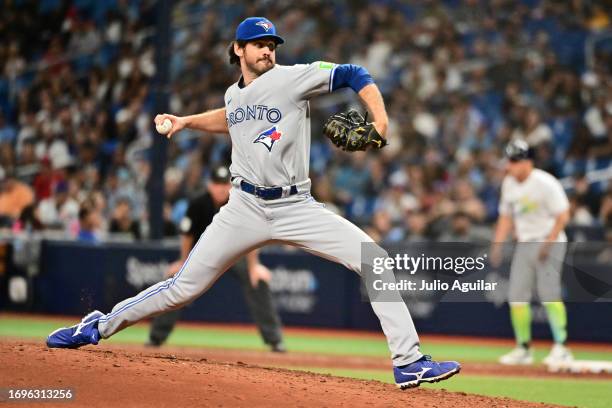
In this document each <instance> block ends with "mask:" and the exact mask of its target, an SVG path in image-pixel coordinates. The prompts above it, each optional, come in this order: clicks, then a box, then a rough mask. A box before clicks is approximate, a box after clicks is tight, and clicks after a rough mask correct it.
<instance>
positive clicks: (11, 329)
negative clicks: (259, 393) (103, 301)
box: [0, 317, 612, 362]
mask: <svg viewBox="0 0 612 408" xmlns="http://www.w3.org/2000/svg"><path fill="white" fill-rule="evenodd" d="M74 323H75V322H74V321H68V320H61V319H58V320H50V319H49V320H32V319H25V320H24V319H18V318H13V317H10V318H2V319H0V336H12V337H27V338H39V339H41V341H42V340H43V339H44V338H45V337H46V336H47V335H48V334H49V333H50V332H52V331H53V330H55V329H57V328H58V327H61V326H66V325H71V324H74ZM148 330H149V328H148V326H147V325H146V324H138V325H136V326H132V327H130V328H128V329H126V330H123V331H121V332H120V333H118V334H116V335H114V336H113V337H112V339H110V340H109V341H110V342H112V343H133V344H143V343H144V342H145V341H146V340H147V338H148ZM285 337H286V343H287V347H288V348H289V349H290V350H291V351H296V352H304V353H325V354H337V355H358V356H370V357H388V356H389V350H388V348H387V343H386V342H385V341H384V340H382V339H380V340H379V339H367V338H348V337H347V338H343V339H342V341H338V339H337V338H333V337H317V336H314V335H312V336H309V335H304V334H292V333H289V334H286V336H285ZM168 344H169V345H175V346H191V347H217V348H233V349H253V350H262V349H264V348H265V346H264V344H263V343H262V341H261V339H260V337H259V335H258V333H257V331H256V330H255V329H253V330H252V331H250V332H246V331H234V330H231V329H229V328H228V329H211V328H205V327H202V328H196V327H181V326H180V325H179V327H177V329H176V330H174V332H173V333H172V335H171V336H170V339H169V342H168ZM422 349H423V352H424V353H427V354H431V355H432V356H434V357H435V358H437V359H454V360H459V361H472V362H495V361H497V358H498V357H499V356H500V355H501V354H503V353H505V352H507V351H508V348H507V347H500V346H493V345H492V346H485V345H482V346H480V345H479V346H478V347H474V345H470V344H468V345H462V344H447V343H436V342H429V343H425V344H423V347H422ZM547 352H548V349H547V348H537V349H536V359H542V358H544V356H545V355H546V353H547ZM574 354H575V356H576V358H579V359H593V360H612V352H597V351H575V352H574Z"/></svg>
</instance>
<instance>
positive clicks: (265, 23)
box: [255, 20, 273, 32]
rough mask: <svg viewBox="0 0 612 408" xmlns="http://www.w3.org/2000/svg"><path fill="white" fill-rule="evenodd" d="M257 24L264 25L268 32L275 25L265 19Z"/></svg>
mask: <svg viewBox="0 0 612 408" xmlns="http://www.w3.org/2000/svg"><path fill="white" fill-rule="evenodd" d="M255 25H258V26H260V27H263V29H264V30H266V32H268V31H270V29H271V28H272V27H273V26H272V24H270V23H269V22H267V21H264V20H261V21H258V22H257V23H255Z"/></svg>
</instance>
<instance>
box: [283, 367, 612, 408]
mask: <svg viewBox="0 0 612 408" xmlns="http://www.w3.org/2000/svg"><path fill="white" fill-rule="evenodd" d="M284 368H289V369H294V370H295V369H296V367H284ZM299 370H302V371H311V372H315V373H322V374H332V375H338V376H343V377H351V378H360V379H366V380H378V381H383V382H387V383H393V378H392V376H391V374H390V373H389V372H388V371H379V370H344V369H333V368H317V367H315V368H313V367H301V368H299ZM423 387H426V388H437V389H441V388H444V389H446V390H449V391H463V392H468V393H473V394H481V395H489V396H494V397H499V396H503V397H509V398H514V399H520V400H525V401H534V402H546V403H550V404H559V405H567V406H578V407H587V408H608V407H610V401H612V381H608V380H593V379H573V378H572V379H566V378H558V379H557V378H523V377H484V376H479V375H465V374H459V375H456V376H454V377H453V378H452V379H450V380H448V381H444V382H441V383H437V384H427V385H424V386H423ZM407 392H409V391H407Z"/></svg>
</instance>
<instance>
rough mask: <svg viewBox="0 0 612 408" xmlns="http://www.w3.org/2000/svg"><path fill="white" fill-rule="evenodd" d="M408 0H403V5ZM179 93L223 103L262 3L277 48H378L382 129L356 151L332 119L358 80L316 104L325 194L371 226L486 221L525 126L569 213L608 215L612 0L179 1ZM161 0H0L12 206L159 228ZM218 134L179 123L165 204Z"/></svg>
mask: <svg viewBox="0 0 612 408" xmlns="http://www.w3.org/2000/svg"><path fill="white" fill-rule="evenodd" d="M407 3H408V4H407ZM173 4H174V9H173V15H172V22H173V29H174V31H173V46H172V52H171V56H170V61H169V63H170V68H171V82H170V83H169V84H168V89H169V90H170V94H171V97H170V100H169V106H170V112H171V113H175V114H179V115H187V114H193V113H198V112H202V111H204V110H207V109H211V108H215V107H219V106H222V105H223V94H224V92H225V89H226V88H227V87H228V86H229V85H230V84H231V83H233V82H235V81H236V80H237V78H238V72H237V71H236V69H235V67H232V66H230V65H229V64H228V61H227V46H228V44H229V42H230V41H231V39H232V37H233V35H234V30H235V27H236V25H237V24H238V22H239V21H241V20H242V19H243V18H244V17H245V16H248V15H264V16H266V17H268V18H269V19H270V20H272V21H273V22H275V23H276V25H277V30H278V31H279V33H280V34H281V35H282V36H283V37H284V38H285V39H286V41H287V42H286V43H285V44H283V45H282V46H281V47H279V49H278V51H277V62H279V63H281V64H294V63H306V62H312V61H316V60H325V61H332V62H337V63H354V64H360V65H363V66H364V67H366V68H367V69H368V70H369V72H370V73H371V74H372V75H373V77H374V78H375V80H376V81H377V83H378V85H379V86H380V88H381V90H382V92H383V94H384V96H385V99H386V102H387V110H388V112H389V116H390V121H391V122H390V132H389V135H388V137H389V140H390V145H389V146H388V147H386V148H385V149H383V150H382V151H380V152H375V153H372V152H368V153H358V154H347V153H344V152H342V151H340V150H338V149H335V148H334V147H333V146H332V145H331V144H330V143H329V142H328V141H327V140H325V139H324V138H323V137H322V136H321V127H322V123H323V122H324V120H325V118H326V117H328V116H329V115H330V114H332V113H335V112H337V111H338V110H341V109H345V108H346V107H348V106H352V107H358V100H357V99H356V97H355V96H354V95H353V94H352V93H351V92H350V91H347V92H337V93H334V94H330V95H328V96H323V97H320V98H318V99H317V100H316V101H314V103H313V104H312V108H313V110H312V129H313V137H312V148H311V155H312V157H311V178H312V180H313V194H314V195H315V196H316V198H317V199H318V200H320V201H322V202H325V203H326V204H327V206H328V207H329V208H331V209H333V210H334V211H338V212H339V213H342V214H343V215H345V216H346V217H348V218H349V219H351V220H353V221H354V222H356V223H358V224H359V225H361V226H363V227H364V228H366V229H367V231H368V232H369V233H370V234H371V235H372V236H373V237H374V238H375V239H377V240H380V241H385V242H404V241H422V240H433V239H437V240H442V241H478V240H489V239H490V238H491V235H490V225H491V223H492V222H494V221H495V219H496V216H497V202H498V198H499V187H500V183H501V180H502V178H503V176H504V161H503V159H502V149H503V146H504V145H505V143H506V142H507V141H509V140H510V139H512V138H523V139H525V140H527V141H528V143H529V144H530V145H531V146H532V147H533V148H534V151H535V152H536V165H537V166H538V167H540V168H543V169H545V170H547V171H549V172H551V173H553V174H554V175H556V176H557V177H559V178H561V179H563V182H564V185H566V186H567V191H568V195H569V196H570V201H571V211H572V221H571V223H572V224H574V225H580V226H589V227H598V228H600V229H601V230H602V231H606V229H607V230H608V231H612V183H610V182H609V181H608V180H609V179H610V178H611V177H612V172H611V168H612V31H611V30H612V27H611V19H612V13H611V11H610V9H609V8H604V6H603V4H604V2H598V1H588V0H573V1H561V0H558V1H553V0H520V1H519V0H517V1H510V0H491V1H479V0H438V1H433V0H429V1H418V2H417V1H415V2H404V1H393V0H371V1H368V0H340V1H334V2H324V1H322V0H306V1H301V2H291V1H272V0H259V1H253V2H241V1H235V0H229V1H223V2H221V1H202V0H198V1H196V0H181V1H175V2H173ZM155 5H156V4H155V2H154V1H146V0H142V1H138V0H109V1H104V2H100V1H93V0H73V1H62V0H41V1H29V0H22V1H19V0H4V1H2V0H0V6H1V8H2V13H0V38H2V39H3V41H2V42H1V43H0V177H1V178H2V191H1V192H0V217H1V219H0V224H1V225H2V226H4V227H5V228H11V229H12V230H13V231H21V230H24V229H55V230H57V231H61V232H62V233H64V234H66V235H67V236H71V237H78V238H79V239H81V240H84V241H93V242H95V241H98V240H100V239H103V238H104V237H105V236H107V235H108V234H111V233H112V234H123V235H124V236H127V237H130V238H131V239H142V238H146V237H147V236H148V225H149V220H148V215H147V199H148V197H147V194H146V186H147V182H148V180H149V174H150V172H151V164H150V155H151V152H150V148H151V144H152V138H153V137H161V136H159V135H157V134H156V133H155V131H154V129H153V128H152V126H151V125H152V117H153V116H154V115H155V113H156V112H153V101H152V92H151V90H152V89H151V88H152V85H151V83H152V78H153V77H154V75H155V70H156V67H155V63H154V45H155V28H156V20H155V16H156V15H155ZM230 150H231V145H230V143H229V140H228V138H227V137H226V136H224V135H202V134H201V133H197V132H191V131H184V132H181V133H180V134H179V135H177V136H175V137H174V138H173V139H172V140H171V141H170V142H168V168H167V169H166V172H165V177H164V181H165V203H164V222H165V228H164V230H165V233H166V235H167V236H173V235H175V234H176V227H175V225H177V223H178V222H179V221H180V219H181V217H182V215H183V214H184V212H185V211H186V207H187V200H188V199H189V198H190V197H191V196H193V195H194V194H196V193H197V192H199V191H201V190H202V189H204V188H205V185H206V180H207V175H208V171H209V169H210V168H211V166H212V165H213V164H216V163H221V162H227V161H228V159H229V155H230Z"/></svg>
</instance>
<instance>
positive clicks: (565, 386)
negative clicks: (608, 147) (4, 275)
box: [0, 317, 612, 408]
mask: <svg viewBox="0 0 612 408" xmlns="http://www.w3.org/2000/svg"><path fill="white" fill-rule="evenodd" d="M71 324H74V321H67V320H62V319H57V320H55V319H53V320H51V319H45V320H33V319H19V318H15V317H9V318H5V317H3V318H1V319H0V337H3V336H4V337H7V336H10V337H21V338H29V339H39V340H40V341H41V343H42V342H43V341H44V339H45V337H46V336H47V335H48V334H49V333H50V332H51V331H53V330H55V329H56V328H58V327H61V326H67V325H71ZM148 329H149V327H148V325H146V324H138V325H136V326H132V327H130V328H128V329H126V330H123V331H122V332H120V333H118V334H117V335H115V336H113V338H112V339H110V340H108V341H109V342H111V343H116V344H117V343H131V344H143V343H144V342H145V341H146V340H147V337H148ZM285 337H286V343H287V347H288V348H289V350H290V351H294V352H304V353H324V354H335V355H357V356H372V357H381V358H385V357H388V356H389V352H388V349H387V345H386V343H385V341H384V340H382V339H380V340H379V339H367V338H365V339H364V338H357V337H355V338H350V337H348V336H347V337H343V338H342V339H338V338H334V337H318V336H316V335H311V336H309V335H305V334H301V333H300V334H295V333H291V332H290V331H289V332H288V333H286V336H285ZM168 343H169V345H175V346H191V347H213V348H232V349H254V350H262V349H265V346H264V344H263V343H262V341H261V339H260V337H259V335H258V333H257V331H256V330H255V329H253V330H252V331H244V330H238V331H236V330H232V329H230V328H228V329H223V328H214V329H212V328H206V327H202V328H199V327H181V326H179V327H177V329H176V330H175V331H174V332H173V334H172V336H171V337H170V340H169V342H168ZM423 351H424V352H425V353H428V354H432V355H433V356H435V358H437V359H447V358H448V359H455V360H459V361H462V362H494V361H496V360H497V358H498V357H499V355H500V354H502V353H504V352H506V351H507V348H505V347H499V346H486V345H479V346H478V347H475V346H474V345H463V344H460V343H455V344H447V343H446V342H444V343H443V342H436V341H431V342H429V343H427V344H425V345H424V346H423ZM547 351H548V350H547V349H546V348H539V349H537V350H536V357H537V358H542V357H544V355H545V353H546V352H547ZM574 354H575V356H576V357H577V358H580V359H596V360H612V353H611V352H595V351H578V352H575V353H574ZM288 368H291V369H295V367H288ZM304 370H308V371H313V372H320V373H330V374H333V375H341V376H346V377H353V378H363V379H375V380H380V381H384V382H393V378H392V375H391V372H390V370H385V371H378V370H348V369H329V368H317V367H314V368H313V367H307V368H304ZM428 387H433V388H445V389H448V390H450V391H463V392H468V393H475V394H482V395H490V396H507V397H510V398H515V399H522V400H526V401H535V402H547V403H554V404H560V405H569V406H580V407H589V408H599V407H602V408H603V407H608V406H610V401H612V381H610V380H595V379H579V378H576V379H573V378H572V379H566V378H559V379H556V378H520V377H484V376H476V375H466V374H465V373H463V374H460V375H458V376H456V377H454V378H453V379H452V380H451V381H445V382H444V383H441V384H436V385H431V386H428Z"/></svg>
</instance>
